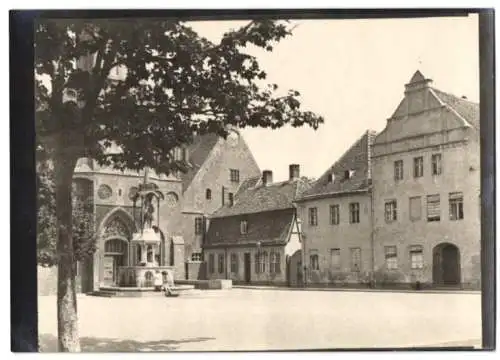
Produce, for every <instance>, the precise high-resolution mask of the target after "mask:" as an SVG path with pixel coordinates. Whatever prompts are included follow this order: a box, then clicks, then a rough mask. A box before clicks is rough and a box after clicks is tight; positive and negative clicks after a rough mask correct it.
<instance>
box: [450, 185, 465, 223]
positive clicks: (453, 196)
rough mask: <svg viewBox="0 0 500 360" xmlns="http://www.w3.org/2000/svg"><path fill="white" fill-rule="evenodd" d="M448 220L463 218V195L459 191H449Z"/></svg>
mask: <svg viewBox="0 0 500 360" xmlns="http://www.w3.org/2000/svg"><path fill="white" fill-rule="evenodd" d="M449 201H450V220H452V221H455V220H462V219H463V218H464V196H463V194H462V193H461V192H454V193H450V199H449Z"/></svg>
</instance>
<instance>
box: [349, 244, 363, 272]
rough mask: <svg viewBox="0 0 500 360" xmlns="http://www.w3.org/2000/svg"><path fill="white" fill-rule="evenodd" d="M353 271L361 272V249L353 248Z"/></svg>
mask: <svg viewBox="0 0 500 360" xmlns="http://www.w3.org/2000/svg"><path fill="white" fill-rule="evenodd" d="M350 250H351V271H353V272H359V271H361V248H351V249H350Z"/></svg>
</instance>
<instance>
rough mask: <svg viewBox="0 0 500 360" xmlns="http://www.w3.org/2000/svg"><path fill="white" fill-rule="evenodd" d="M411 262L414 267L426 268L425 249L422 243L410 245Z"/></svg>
mask: <svg viewBox="0 0 500 360" xmlns="http://www.w3.org/2000/svg"><path fill="white" fill-rule="evenodd" d="M410 263H411V268H412V269H423V268H424V249H423V247H422V245H413V246H411V247H410Z"/></svg>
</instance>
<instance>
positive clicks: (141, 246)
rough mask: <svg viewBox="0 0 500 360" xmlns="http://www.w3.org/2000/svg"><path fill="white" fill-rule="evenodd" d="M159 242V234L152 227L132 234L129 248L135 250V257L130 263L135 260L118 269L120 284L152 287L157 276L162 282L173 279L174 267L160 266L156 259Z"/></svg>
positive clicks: (158, 252) (158, 251)
mask: <svg viewBox="0 0 500 360" xmlns="http://www.w3.org/2000/svg"><path fill="white" fill-rule="evenodd" d="M160 244H161V237H160V234H159V232H156V231H155V230H154V229H152V228H147V229H144V230H143V231H142V232H139V233H136V234H134V236H133V238H132V240H131V248H132V249H135V250H136V251H135V252H132V253H133V254H134V255H135V256H133V257H135V259H132V261H131V263H132V264H133V263H134V262H135V265H132V266H121V267H120V268H119V269H118V274H119V277H120V286H125V287H137V288H153V287H154V285H155V278H156V277H158V276H161V279H162V284H164V283H167V282H172V281H173V278H174V267H172V266H160V265H159V264H158V261H157V260H156V254H160ZM134 260H135V261H134ZM171 279H172V280H171Z"/></svg>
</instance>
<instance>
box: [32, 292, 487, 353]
mask: <svg viewBox="0 0 500 360" xmlns="http://www.w3.org/2000/svg"><path fill="white" fill-rule="evenodd" d="M39 311H40V314H39V334H40V338H41V344H40V345H41V350H42V351H54V350H55V349H56V344H57V342H56V337H55V336H56V334H57V325H56V299H55V297H53V296H50V297H40V298H39ZM78 311H79V318H80V335H81V338H82V348H83V350H84V351H99V352H101V351H169V350H181V351H182V350H188V351H200V350H201V351H203V350H266V349H290V350H292V349H313V348H359V347H404V346H444V345H448V344H449V345H453V346H460V345H469V346H470V345H479V344H480V337H481V298H480V294H479V293H477V294H467V293H463V294H417V293H386V292H380V293H377V292H341V291H331V292H330V291H283V290H247V289H233V290H230V291H203V292H196V293H195V294H193V295H190V296H184V297H179V298H164V297H146V298H112V299H109V298H98V297H90V296H81V297H79V300H78Z"/></svg>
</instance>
